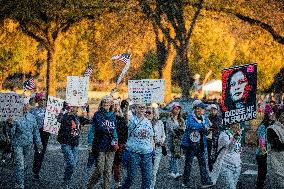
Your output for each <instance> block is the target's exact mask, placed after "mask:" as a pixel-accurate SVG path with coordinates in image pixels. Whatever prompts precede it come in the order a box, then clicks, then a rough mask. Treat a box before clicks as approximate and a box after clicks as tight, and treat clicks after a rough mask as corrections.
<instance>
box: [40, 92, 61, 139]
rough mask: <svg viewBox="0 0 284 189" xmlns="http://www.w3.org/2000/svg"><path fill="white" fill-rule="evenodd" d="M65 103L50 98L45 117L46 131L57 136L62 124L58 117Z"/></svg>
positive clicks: (44, 128) (44, 126)
mask: <svg viewBox="0 0 284 189" xmlns="http://www.w3.org/2000/svg"><path fill="white" fill-rule="evenodd" d="M63 102H64V100H62V99H59V98H55V97H52V96H48V100H47V105H46V111H45V116H44V125H43V130H44V131H46V132H49V133H51V134H55V135H57V133H58V130H59V126H60V123H59V122H57V116H58V114H59V113H60V111H61V109H62V108H63Z"/></svg>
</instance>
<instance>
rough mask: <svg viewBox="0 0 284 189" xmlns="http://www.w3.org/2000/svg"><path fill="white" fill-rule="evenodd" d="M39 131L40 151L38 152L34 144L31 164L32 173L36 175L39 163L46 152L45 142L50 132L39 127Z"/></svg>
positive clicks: (46, 142)
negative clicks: (32, 162)
mask: <svg viewBox="0 0 284 189" xmlns="http://www.w3.org/2000/svg"><path fill="white" fill-rule="evenodd" d="M39 133H40V138H41V143H42V151H41V152H40V153H39V151H38V148H37V145H36V144H34V150H35V154H34V164H33V172H34V174H36V175H38V174H39V172H40V169H41V165H42V162H43V159H44V154H45V152H46V148H47V144H48V139H49V136H50V134H49V133H48V132H45V131H43V129H42V128H41V129H40V130H39Z"/></svg>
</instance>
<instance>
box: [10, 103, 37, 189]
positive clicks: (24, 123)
mask: <svg viewBox="0 0 284 189" xmlns="http://www.w3.org/2000/svg"><path fill="white" fill-rule="evenodd" d="M29 110H30V104H29V99H28V98H26V99H25V101H24V108H23V112H24V115H23V117H22V118H19V119H17V120H13V119H12V118H9V119H8V123H9V124H12V129H11V133H12V136H13V137H12V139H11V143H12V146H13V149H14V155H15V166H16V187H15V188H24V181H25V173H24V172H25V167H26V166H27V165H26V164H25V158H26V157H27V156H28V155H29V153H30V152H31V149H32V145H33V142H34V143H35V145H36V147H37V149H39V151H40V150H41V149H42V144H41V140H40V135H39V131H38V125H37V121H36V118H35V117H34V116H33V115H32V114H31V113H29Z"/></svg>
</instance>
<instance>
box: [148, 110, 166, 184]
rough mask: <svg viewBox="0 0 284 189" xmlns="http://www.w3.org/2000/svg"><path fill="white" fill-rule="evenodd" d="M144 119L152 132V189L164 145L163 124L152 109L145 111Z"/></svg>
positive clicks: (156, 112) (156, 111)
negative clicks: (151, 128) (148, 121)
mask: <svg viewBox="0 0 284 189" xmlns="http://www.w3.org/2000/svg"><path fill="white" fill-rule="evenodd" d="M146 117H147V118H148V119H149V120H150V121H151V123H152V126H153V130H154V138H153V139H154V141H153V142H154V168H153V181H152V187H151V188H152V189H154V188H155V183H156V178H157V172H158V169H159V166H160V161H161V158H162V146H164V145H165V139H166V134H165V129H164V124H163V122H162V121H161V120H159V112H158V110H157V109H156V108H154V107H148V108H147V110H146Z"/></svg>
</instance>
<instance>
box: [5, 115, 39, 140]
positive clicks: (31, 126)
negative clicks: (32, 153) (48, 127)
mask: <svg viewBox="0 0 284 189" xmlns="http://www.w3.org/2000/svg"><path fill="white" fill-rule="evenodd" d="M11 133H12V145H13V146H30V145H32V144H33V141H35V143H36V144H37V145H41V139H40V135H39V131H38V125H37V121H36V118H35V116H34V115H32V114H31V113H26V114H24V117H22V118H19V119H17V120H16V121H14V123H13V126H12V129H11Z"/></svg>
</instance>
